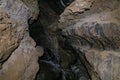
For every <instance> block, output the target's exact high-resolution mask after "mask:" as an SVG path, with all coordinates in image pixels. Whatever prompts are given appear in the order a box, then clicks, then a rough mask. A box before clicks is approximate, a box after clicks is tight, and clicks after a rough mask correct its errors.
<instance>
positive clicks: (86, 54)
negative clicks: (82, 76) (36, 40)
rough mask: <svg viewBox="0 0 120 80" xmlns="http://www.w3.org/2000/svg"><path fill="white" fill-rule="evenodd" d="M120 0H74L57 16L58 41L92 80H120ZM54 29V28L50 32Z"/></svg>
mask: <svg viewBox="0 0 120 80" xmlns="http://www.w3.org/2000/svg"><path fill="white" fill-rule="evenodd" d="M119 4H120V0H114V1H113V0H75V1H74V2H73V3H72V4H71V5H70V6H69V7H67V8H66V9H65V11H64V12H63V13H62V14H61V16H60V23H59V24H58V25H59V26H58V28H57V30H58V31H59V32H58V33H59V37H58V40H59V42H60V44H61V46H62V48H63V49H67V50H70V51H71V50H72V51H73V52H74V53H75V54H79V58H81V60H82V61H83V63H84V64H85V65H86V67H87V69H88V72H89V74H90V76H91V79H92V80H119V79H120V74H119V73H120V70H119V68H120V54H119V53H120V52H119V51H120V37H119V35H120V33H119V32H120V5H119ZM53 32H54V31H53Z"/></svg>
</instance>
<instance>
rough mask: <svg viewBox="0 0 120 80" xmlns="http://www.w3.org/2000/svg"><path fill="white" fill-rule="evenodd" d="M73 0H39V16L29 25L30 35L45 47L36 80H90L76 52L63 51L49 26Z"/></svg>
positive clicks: (55, 21)
mask: <svg viewBox="0 0 120 80" xmlns="http://www.w3.org/2000/svg"><path fill="white" fill-rule="evenodd" d="M72 1H73V0H51V1H50V0H38V2H39V9H40V14H39V17H38V19H37V20H36V21H34V23H32V24H30V25H29V32H30V36H31V37H32V38H33V39H34V40H35V42H36V46H42V47H43V48H44V55H43V56H42V57H40V58H39V60H38V63H39V64H40V65H39V66H40V70H39V71H38V73H37V75H36V79H35V80H90V78H89V75H88V73H87V70H86V68H85V66H84V65H83V64H82V62H81V61H80V59H79V57H78V56H76V53H74V52H72V51H71V52H69V51H67V50H66V51H64V50H63V51H61V49H62V48H61V49H59V48H60V46H59V45H61V43H59V41H57V38H56V37H55V36H52V35H51V32H49V26H50V25H52V24H53V23H57V22H58V20H59V14H61V13H62V12H63V11H64V9H65V8H66V7H67V6H68V5H69V4H70V3H71V2H72ZM58 46H59V47H58ZM66 47H67V46H66Z"/></svg>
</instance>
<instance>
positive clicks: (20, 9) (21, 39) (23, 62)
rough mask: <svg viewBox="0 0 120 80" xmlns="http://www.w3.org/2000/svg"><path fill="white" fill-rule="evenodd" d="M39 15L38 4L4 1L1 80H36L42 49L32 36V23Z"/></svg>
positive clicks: (1, 6) (0, 21)
mask: <svg viewBox="0 0 120 80" xmlns="http://www.w3.org/2000/svg"><path fill="white" fill-rule="evenodd" d="M38 13H39V9H38V4H37V0H0V80H33V79H34V78H35V76H36V73H37V71H38V69H39V65H38V63H37V61H38V57H39V56H41V55H42V54H43V50H42V48H41V47H35V46H36V43H35V42H34V41H33V39H32V38H31V37H30V36H29V30H28V27H29V26H28V21H29V22H32V20H34V19H36V18H37V16H38Z"/></svg>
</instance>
